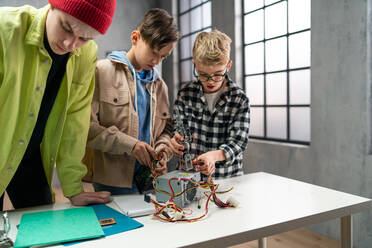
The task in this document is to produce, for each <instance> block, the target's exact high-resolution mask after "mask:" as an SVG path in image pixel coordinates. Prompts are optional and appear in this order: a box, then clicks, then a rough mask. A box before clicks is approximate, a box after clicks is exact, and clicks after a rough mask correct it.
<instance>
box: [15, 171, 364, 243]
mask: <svg viewBox="0 0 372 248" xmlns="http://www.w3.org/2000/svg"><path fill="white" fill-rule="evenodd" d="M218 182H219V183H220V186H221V187H223V188H228V187H229V186H234V187H235V189H234V190H233V191H231V192H229V193H227V194H223V195H219V196H220V197H221V199H223V200H225V199H227V198H228V197H229V196H233V197H234V198H235V199H237V200H238V201H239V202H240V205H239V206H238V208H228V209H219V208H217V207H216V206H215V205H214V204H213V203H211V204H210V205H209V206H210V207H209V213H208V215H207V217H206V218H204V219H202V220H200V221H197V222H194V223H179V222H178V223H167V222H161V221H159V220H157V219H154V218H153V217H152V216H145V217H139V218H135V219H136V220H137V221H139V222H141V223H143V224H144V227H142V228H139V229H135V230H131V231H128V232H124V233H120V234H117V235H112V236H108V237H105V238H102V239H98V240H93V241H87V242H83V243H80V244H77V245H74V246H73V247H124V246H125V247H164V248H165V247H227V246H230V245H235V244H239V243H243V242H247V241H251V240H257V239H258V240H260V242H259V243H260V247H264V246H265V239H264V238H265V237H267V236H270V235H274V234H278V233H282V232H286V231H289V230H292V229H296V228H299V227H304V226H308V225H311V224H316V223H320V222H323V221H327V220H331V219H336V218H340V219H341V234H342V235H341V236H342V248H351V247H352V219H351V215H352V214H353V213H358V212H361V211H364V210H367V209H368V208H369V207H370V206H371V200H370V199H367V198H363V197H359V196H355V195H351V194H347V193H343V192H339V191H335V190H331V189H328V188H324V187H319V186H316V185H312V184H308V183H304V182H300V181H296V180H292V179H288V178H284V177H280V176H276V175H272V174H268V173H263V172H258V173H252V174H247V175H244V176H241V177H235V178H230V179H226V180H220V181H218ZM113 204H114V203H111V205H112V206H113ZM68 207H70V204H55V205H49V206H42V207H38V208H33V209H31V210H30V209H28V210H17V211H11V212H9V216H10V222H11V225H12V229H11V233H10V237H11V238H13V239H15V237H16V227H15V226H16V225H17V224H19V221H20V218H21V214H22V213H25V212H30V211H35V210H38V211H40V210H50V209H63V208H68ZM113 207H114V208H115V206H113ZM190 208H193V209H194V210H195V208H196V206H195V205H192V206H190ZM196 211H197V210H196Z"/></svg>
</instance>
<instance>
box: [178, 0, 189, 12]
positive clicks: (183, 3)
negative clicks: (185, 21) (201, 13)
mask: <svg viewBox="0 0 372 248" xmlns="http://www.w3.org/2000/svg"><path fill="white" fill-rule="evenodd" d="M178 3H179V5H180V13H182V12H185V11H186V10H188V9H189V8H190V0H179V1H178Z"/></svg>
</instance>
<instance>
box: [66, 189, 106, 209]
mask: <svg viewBox="0 0 372 248" xmlns="http://www.w3.org/2000/svg"><path fill="white" fill-rule="evenodd" d="M69 199H70V201H71V204H72V205H74V206H86V205H89V204H93V203H108V202H110V201H111V193H110V192H107V191H101V192H81V193H80V194H78V195H75V196H72V197H69Z"/></svg>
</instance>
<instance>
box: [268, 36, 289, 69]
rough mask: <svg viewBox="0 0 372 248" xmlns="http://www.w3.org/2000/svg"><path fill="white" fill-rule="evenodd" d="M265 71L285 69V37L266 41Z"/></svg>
mask: <svg viewBox="0 0 372 248" xmlns="http://www.w3.org/2000/svg"><path fill="white" fill-rule="evenodd" d="M265 57H266V71H267V72H270V71H278V70H285V69H287V38H286V37H284V38H279V39H275V40H270V41H267V42H266V56H265Z"/></svg>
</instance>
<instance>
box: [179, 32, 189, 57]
mask: <svg viewBox="0 0 372 248" xmlns="http://www.w3.org/2000/svg"><path fill="white" fill-rule="evenodd" d="M190 39H191V38H190V36H187V37H185V38H183V39H181V42H180V46H181V59H184V58H190V57H191V44H190Z"/></svg>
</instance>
